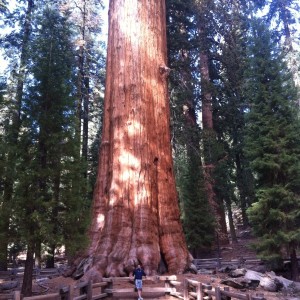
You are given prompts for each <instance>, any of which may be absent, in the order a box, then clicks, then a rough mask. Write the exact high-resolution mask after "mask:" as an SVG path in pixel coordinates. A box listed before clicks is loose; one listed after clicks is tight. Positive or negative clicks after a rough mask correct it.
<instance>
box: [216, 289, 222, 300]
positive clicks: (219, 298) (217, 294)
mask: <svg viewBox="0 0 300 300" xmlns="http://www.w3.org/2000/svg"><path fill="white" fill-rule="evenodd" d="M215 295H216V300H222V298H221V291H220V288H219V287H218V286H217V287H215Z"/></svg>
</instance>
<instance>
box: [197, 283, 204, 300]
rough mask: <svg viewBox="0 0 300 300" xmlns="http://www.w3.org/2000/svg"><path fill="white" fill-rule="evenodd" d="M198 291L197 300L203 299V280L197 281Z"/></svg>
mask: <svg viewBox="0 0 300 300" xmlns="http://www.w3.org/2000/svg"><path fill="white" fill-rule="evenodd" d="M196 293H197V300H203V288H202V283H201V282H198V283H197V286H196Z"/></svg>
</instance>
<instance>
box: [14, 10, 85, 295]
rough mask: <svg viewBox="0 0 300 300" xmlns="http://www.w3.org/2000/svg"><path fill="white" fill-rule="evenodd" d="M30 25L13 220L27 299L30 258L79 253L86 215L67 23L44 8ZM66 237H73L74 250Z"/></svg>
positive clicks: (31, 267) (49, 263)
mask: <svg viewBox="0 0 300 300" xmlns="http://www.w3.org/2000/svg"><path fill="white" fill-rule="evenodd" d="M34 24H35V26H36V27H35V29H36V30H35V31H34V39H33V40H32V41H31V47H30V50H31V51H30V53H31V56H30V59H31V61H30V62H31V63H30V68H29V72H30V74H31V76H30V77H29V78H28V81H27V84H28V86H29V87H28V89H27V93H26V97H25V99H24V105H23V107H22V112H23V114H22V115H23V116H24V118H23V128H22V129H23V130H22V134H21V135H20V148H21V150H22V152H21V153H22V154H21V156H20V163H19V164H18V171H19V172H18V174H19V175H18V176H19V178H18V180H16V192H15V199H14V207H15V211H14V217H15V219H16V223H17V225H18V230H19V231H20V233H21V235H22V239H23V240H24V241H25V242H26V244H27V257H26V263H25V271H24V279H23V285H22V294H23V295H26V296H28V295H31V293H32V270H33V265H34V261H33V257H34V253H35V252H37V251H36V250H37V249H38V250H39V249H40V244H41V243H43V244H44V245H45V246H47V247H48V250H49V254H50V257H51V259H49V260H48V265H49V266H50V265H51V263H52V265H53V256H54V250H55V248H56V247H57V246H59V245H62V244H65V245H66V246H68V248H70V245H73V247H74V248H76V247H77V248H79V247H80V246H82V244H83V239H84V229H85V228H84V225H85V223H86V222H85V220H86V217H85V216H84V214H85V213H87V210H86V208H87V206H84V205H83V201H82V197H81V196H80V193H79V191H80V190H81V185H82V173H81V172H80V168H81V166H80V164H79V163H80V162H78V160H76V159H75V158H76V154H77V153H78V148H79V144H78V143H76V140H75V138H74V135H75V122H74V121H75V104H74V99H73V98H72V90H73V89H74V82H73V80H72V75H73V72H74V69H75V63H74V56H75V55H74V51H73V47H72V42H71V33H72V32H71V30H70V24H69V23H68V20H67V17H66V16H64V15H62V14H61V13H60V12H59V10H56V9H55V7H52V8H49V7H47V6H46V7H44V8H43V10H42V11H38V12H37V18H36V20H35V23H34ZM74 228H76V231H77V233H76V234H74V232H75V231H74ZM70 235H72V236H73V238H74V236H76V239H77V240H76V245H75V246H74V244H75V243H72V241H70ZM80 235H81V236H80ZM80 238H81V239H80ZM67 239H69V241H68V240H67ZM80 244H81V245H80Z"/></svg>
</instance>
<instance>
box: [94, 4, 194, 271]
mask: <svg viewBox="0 0 300 300" xmlns="http://www.w3.org/2000/svg"><path fill="white" fill-rule="evenodd" d="M165 26H166V25H165V3H164V0H114V1H110V7H109V38H108V50H107V51H108V52H107V78H106V90H105V112H104V128H103V135H102V143H101V149H100V161H99V170H98V178H97V183H96V187H95V193H94V203H93V212H92V213H93V216H92V226H91V230H90V238H91V245H90V248H89V256H90V257H91V258H93V262H92V266H93V269H96V270H97V271H99V272H100V273H101V275H102V276H125V275H127V274H129V273H130V272H131V271H132V270H133V268H134V265H135V264H136V263H137V262H140V263H142V264H143V267H144V269H145V272H146V273H147V274H148V275H150V274H155V273H156V272H157V269H158V265H159V262H160V260H161V258H163V259H164V260H165V261H166V264H167V267H168V271H169V272H173V273H182V272H183V271H184V270H185V269H186V268H187V266H188V264H189V253H188V250H187V247H186V243H185V239H184V235H183V230H182V226H181V223H180V214H179V206H178V199H177V193H176V187H175V179H174V173H173V162H172V155H171V145H170V129H169V127H170V124H169V115H170V113H169V103H168V92H167V74H168V69H167V68H166V64H167V62H166V57H167V53H166V32H165V28H166V27H165Z"/></svg>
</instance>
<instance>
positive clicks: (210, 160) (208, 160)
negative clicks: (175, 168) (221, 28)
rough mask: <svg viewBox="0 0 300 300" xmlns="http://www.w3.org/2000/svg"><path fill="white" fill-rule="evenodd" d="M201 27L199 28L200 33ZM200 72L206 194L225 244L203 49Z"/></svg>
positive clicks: (207, 71) (219, 233)
mask: <svg viewBox="0 0 300 300" xmlns="http://www.w3.org/2000/svg"><path fill="white" fill-rule="evenodd" d="M202 32H203V29H200V33H202ZM200 74H201V90H202V123H203V136H204V139H203V144H204V180H205V187H206V194H207V198H208V201H209V203H210V206H211V209H212V213H213V214H214V217H215V220H216V231H217V236H218V242H219V243H220V244H227V243H228V242H229V241H228V235H227V228H226V221H225V212H224V207H223V205H222V204H221V203H219V202H218V200H217V197H216V193H215V191H214V179H213V172H214V170H215V167H216V166H215V163H216V162H215V161H214V157H213V153H212V149H211V144H212V143H216V137H215V133H214V129H213V115H212V95H211V92H210V87H209V86H210V76H209V64H208V54H207V53H205V51H204V50H201V53H200Z"/></svg>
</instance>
